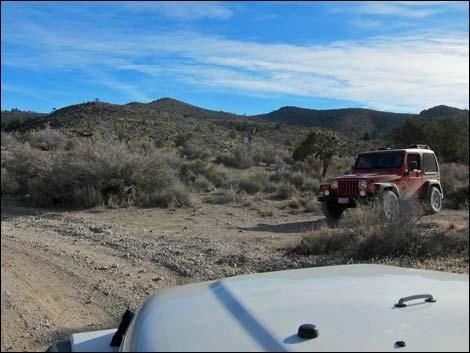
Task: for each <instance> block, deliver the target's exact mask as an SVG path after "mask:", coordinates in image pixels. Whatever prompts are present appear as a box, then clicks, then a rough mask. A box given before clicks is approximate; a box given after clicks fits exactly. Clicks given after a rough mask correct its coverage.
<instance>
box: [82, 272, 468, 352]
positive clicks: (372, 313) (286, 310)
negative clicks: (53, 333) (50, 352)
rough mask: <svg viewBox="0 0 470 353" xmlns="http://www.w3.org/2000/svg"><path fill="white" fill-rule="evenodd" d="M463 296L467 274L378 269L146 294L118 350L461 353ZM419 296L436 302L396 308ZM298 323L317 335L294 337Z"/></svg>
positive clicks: (254, 278) (277, 276)
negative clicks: (400, 344) (315, 330)
mask: <svg viewBox="0 0 470 353" xmlns="http://www.w3.org/2000/svg"><path fill="white" fill-rule="evenodd" d="M468 290H469V288H468V276H467V275H458V274H450V273H444V272H433V271H424V270H413V269H405V268H398V267H390V266H381V265H346V266H331V267H321V268H310V269H302V270H291V271H282V272H272V273H264V274H256V275H248V276H240V277H233V278H229V279H224V280H220V281H216V282H209V283H202V284H196V285H189V286H183V287H178V288H175V289H170V290H165V291H162V292H160V293H158V294H155V295H153V296H151V297H149V298H148V299H147V300H146V301H145V303H144V304H143V305H142V306H141V307H140V309H139V310H138V312H137V313H136V316H135V318H134V319H133V321H132V323H131V325H130V326H129V328H128V330H127V334H126V336H125V338H124V342H123V344H122V346H121V350H122V351H393V350H397V349H398V350H399V351H468V350H469V333H468V332H469V298H468ZM423 293H429V294H432V295H433V296H434V298H435V299H436V302H435V303H428V302H425V301H424V300H422V299H421V300H414V301H413V302H411V303H409V305H408V306H407V307H404V308H396V307H394V304H395V303H397V302H398V300H399V299H400V298H402V297H407V296H410V295H415V294H423ZM306 323H310V324H315V325H316V326H317V327H318V331H319V336H318V337H317V338H315V339H311V340H305V339H301V338H299V337H298V336H297V329H298V327H299V326H300V325H302V324H306ZM397 341H404V342H405V344H406V347H404V348H397V346H396V345H395V344H396V342H397ZM77 348H78V347H77Z"/></svg>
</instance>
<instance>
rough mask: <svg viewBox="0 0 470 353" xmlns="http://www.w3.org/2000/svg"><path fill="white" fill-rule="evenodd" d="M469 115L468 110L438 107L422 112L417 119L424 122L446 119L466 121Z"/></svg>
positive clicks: (445, 106) (444, 106)
mask: <svg viewBox="0 0 470 353" xmlns="http://www.w3.org/2000/svg"><path fill="white" fill-rule="evenodd" d="M468 117H469V114H468V109H458V108H454V107H449V106H447V105H438V106H436V107H433V108H430V109H426V110H423V111H422V112H421V113H419V118H421V119H425V120H432V119H439V120H440V119H446V118H456V119H464V120H465V119H466V120H468Z"/></svg>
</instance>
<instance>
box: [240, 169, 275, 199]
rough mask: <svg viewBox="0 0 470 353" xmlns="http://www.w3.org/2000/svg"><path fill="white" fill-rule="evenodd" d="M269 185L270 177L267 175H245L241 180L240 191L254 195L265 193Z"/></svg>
mask: <svg viewBox="0 0 470 353" xmlns="http://www.w3.org/2000/svg"><path fill="white" fill-rule="evenodd" d="M267 185H268V176H267V174H266V173H263V172H257V173H253V174H249V175H245V176H243V177H242V178H240V180H239V183H238V189H239V190H240V191H245V192H246V193H247V194H250V195H253V194H256V193H257V192H260V191H263V190H264V189H265V188H266V186H267Z"/></svg>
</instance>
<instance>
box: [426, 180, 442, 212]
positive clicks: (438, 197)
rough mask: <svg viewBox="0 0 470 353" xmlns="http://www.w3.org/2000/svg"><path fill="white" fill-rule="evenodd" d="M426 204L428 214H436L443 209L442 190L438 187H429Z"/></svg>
mask: <svg viewBox="0 0 470 353" xmlns="http://www.w3.org/2000/svg"><path fill="white" fill-rule="evenodd" d="M424 206H425V209H426V213H427V214H436V213H439V212H440V211H441V209H442V192H441V191H440V190H439V189H438V188H437V187H435V186H431V189H429V192H428V195H427V198H426V201H425V205H424Z"/></svg>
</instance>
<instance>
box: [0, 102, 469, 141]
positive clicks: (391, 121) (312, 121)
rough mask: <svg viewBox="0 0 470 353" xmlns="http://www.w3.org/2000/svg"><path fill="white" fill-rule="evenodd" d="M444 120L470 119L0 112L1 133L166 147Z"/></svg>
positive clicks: (166, 106) (99, 109) (110, 109)
mask: <svg viewBox="0 0 470 353" xmlns="http://www.w3.org/2000/svg"><path fill="white" fill-rule="evenodd" d="M448 117H455V118H457V119H466V120H468V110H461V109H458V108H452V107H447V106H443V105H441V106H437V107H434V108H431V109H428V110H424V111H422V112H421V113H420V114H401V113H390V112H382V111H376V110H370V109H362V108H345V109H331V110H315V109H304V108H298V107H283V108H281V109H279V110H276V111H273V112H271V113H267V114H261V115H255V116H244V115H236V114H231V113H227V112H223V111H214V110H208V109H203V108H200V107H197V106H194V105H191V104H188V103H184V102H180V101H178V100H175V99H172V98H162V99H158V100H155V101H152V102H150V103H138V102H132V103H128V104H124V105H120V104H110V103H104V102H96V101H95V102H87V103H82V104H76V105H71V106H67V107H64V108H61V109H58V110H55V111H54V112H52V113H51V114H38V113H33V112H21V111H17V110H16V111H11V112H9V111H2V130H5V131H28V130H32V129H38V128H43V127H44V126H45V125H49V126H50V127H51V128H58V129H63V130H66V131H65V132H67V133H69V134H73V135H78V136H90V135H93V134H95V133H98V132H102V131H106V130H113V131H115V132H116V133H118V134H120V135H129V137H139V138H141V137H147V138H151V139H153V140H155V141H157V143H158V144H159V145H162V146H166V145H169V144H170V143H171V142H172V141H174V140H175V138H176V137H177V136H178V135H180V134H188V133H190V134H193V135H194V136H198V137H199V138H201V139H203V140H205V141H206V142H207V144H208V145H209V146H214V147H217V148H222V149H223V148H225V147H227V144H229V142H230V141H231V140H233V139H234V137H235V136H237V135H238V137H239V138H240V139H241V140H240V142H243V139H244V138H246V136H247V134H250V133H255V134H256V136H258V138H261V140H263V139H264V140H266V141H269V142H270V143H273V144H283V145H293V144H296V143H298V142H299V141H300V140H301V139H302V138H303V137H304V136H306V134H307V133H308V129H310V128H312V127H319V128H327V129H334V130H337V131H339V132H343V133H347V134H351V133H352V135H351V136H354V135H355V136H356V137H361V138H362V137H364V140H369V139H371V138H375V137H378V138H381V137H382V136H384V134H385V133H387V132H388V131H391V130H393V129H396V128H399V127H401V126H402V125H403V123H404V122H405V121H407V120H409V119H411V118H418V119H424V120H425V121H431V120H440V119H445V118H448Z"/></svg>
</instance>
